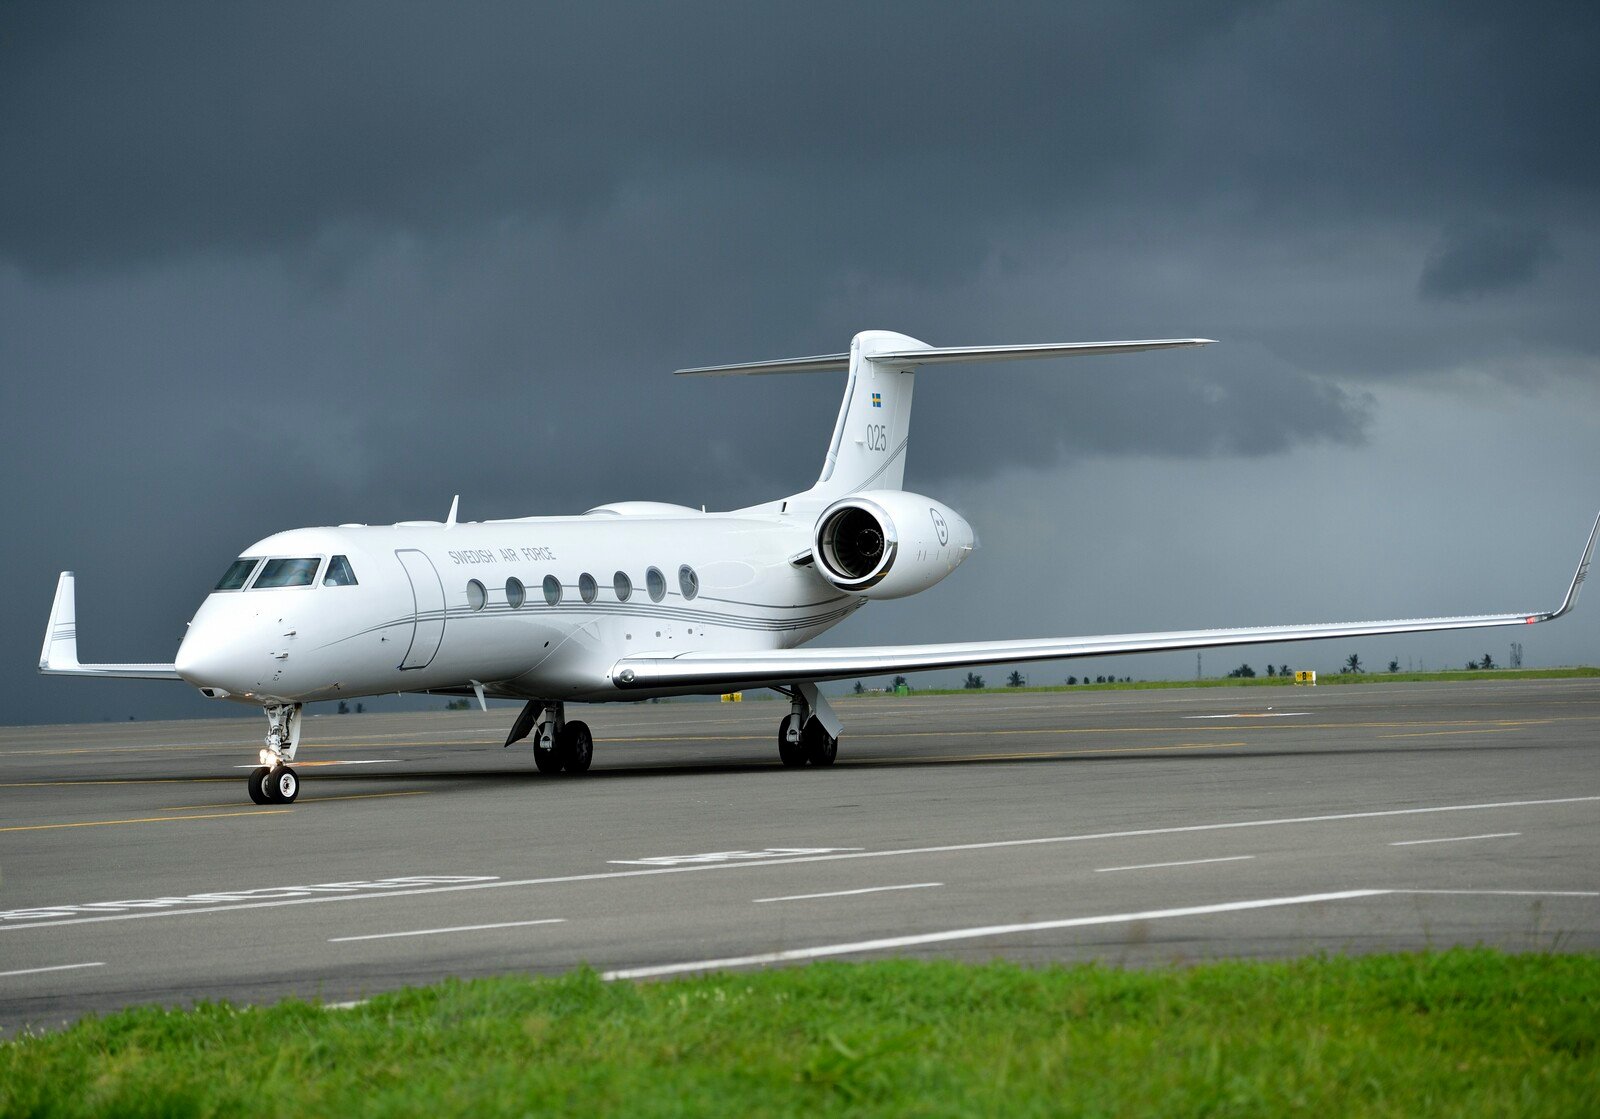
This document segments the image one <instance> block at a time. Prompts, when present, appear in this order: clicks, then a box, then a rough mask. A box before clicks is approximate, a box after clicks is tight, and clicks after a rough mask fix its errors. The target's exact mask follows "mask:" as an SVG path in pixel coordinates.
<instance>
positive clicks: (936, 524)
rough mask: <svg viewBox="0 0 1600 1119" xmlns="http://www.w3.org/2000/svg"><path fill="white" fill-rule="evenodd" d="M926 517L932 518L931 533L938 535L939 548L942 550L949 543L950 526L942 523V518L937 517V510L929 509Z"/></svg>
mask: <svg viewBox="0 0 1600 1119" xmlns="http://www.w3.org/2000/svg"><path fill="white" fill-rule="evenodd" d="M928 515H929V516H930V517H932V518H933V531H935V532H937V533H938V534H939V546H940V547H941V548H942V547H944V546H945V545H946V544H948V543H950V526H949V525H947V524H945V523H944V518H943V517H941V516H940V515H939V510H937V509H929V510H928Z"/></svg>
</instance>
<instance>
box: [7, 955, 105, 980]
mask: <svg viewBox="0 0 1600 1119" xmlns="http://www.w3.org/2000/svg"><path fill="white" fill-rule="evenodd" d="M105 966H106V965H105V961H104V960H101V961H98V962H96V963H92V964H56V965H55V966H54V967H25V968H20V969H18V970H17V971H0V979H4V978H6V977H7V976H11V975H38V974H40V973H41V972H46V971H73V970H75V969H77V968H80V967H105Z"/></svg>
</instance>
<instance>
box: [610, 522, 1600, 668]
mask: <svg viewBox="0 0 1600 1119" xmlns="http://www.w3.org/2000/svg"><path fill="white" fill-rule="evenodd" d="M1597 536H1600V516H1597V517H1596V518H1595V523H1594V527H1593V528H1592V529H1590V531H1589V539H1588V541H1587V543H1586V544H1585V545H1584V549H1583V556H1582V558H1581V559H1580V560H1579V562H1578V569H1577V571H1576V572H1575V573H1574V574H1573V576H1572V583H1571V584H1570V585H1569V586H1568V588H1567V594H1566V597H1565V598H1564V599H1563V600H1562V602H1561V605H1560V606H1558V607H1556V609H1554V610H1549V611H1537V612H1533V613H1524V614H1474V615H1469V616H1464V617H1455V618H1402V619H1395V620H1390V621H1376V622H1335V623H1326V624H1318V625H1294V626H1256V627H1250V628H1244V629H1209V630H1174V631H1171V632H1166V633H1127V634H1106V635H1100V636H1093V637H1062V638H1037V639H1030V640H1022V641H967V642H957V643H950V644H941V645H881V646H866V647H861V648H846V649H803V648H802V649H779V650H772V651H768V652H751V653H711V652H692V653H681V654H679V655H678V656H675V657H662V656H651V655H648V654H645V655H639V656H630V657H623V658H622V659H621V660H619V661H617V663H616V664H615V665H614V666H613V667H612V670H611V678H612V683H613V684H615V685H616V686H617V687H618V688H622V689H624V690H630V691H631V690H637V689H644V688H652V689H659V688H668V689H670V688H695V687H703V688H707V689H712V688H717V689H722V690H732V689H733V688H734V687H735V686H738V687H745V688H757V687H766V686H771V685H775V684H792V683H796V682H800V681H812V682H815V681H821V680H839V679H844V678H846V677H851V676H882V675H885V674H887V673H893V672H920V671H925V670H928V669H937V668H964V667H967V666H969V665H980V664H1019V663H1022V662H1025V661H1044V660H1068V659H1071V658H1073V657H1100V656H1113V655H1116V654H1122V653H1154V652H1168V651H1174V650H1183V649H1210V648H1217V647H1221V646H1228V645H1265V644H1272V643H1278V642H1289V641H1316V640H1319V639H1323V638H1330V637H1374V636H1377V635H1380V634H1389V633H1428V632H1432V631H1437V630H1451V629H1485V628H1489V627H1492V626H1526V625H1536V624H1538V623H1540V622H1549V621H1554V620H1555V619H1556V618H1559V617H1561V616H1562V615H1563V614H1566V613H1567V612H1568V611H1570V610H1571V609H1572V608H1573V606H1574V605H1576V603H1577V601H1578V589H1579V587H1581V586H1582V585H1583V581H1584V578H1585V577H1586V576H1587V575H1588V572H1589V561H1590V559H1591V558H1592V557H1593V555H1594V548H1595V540H1596V537H1597Z"/></svg>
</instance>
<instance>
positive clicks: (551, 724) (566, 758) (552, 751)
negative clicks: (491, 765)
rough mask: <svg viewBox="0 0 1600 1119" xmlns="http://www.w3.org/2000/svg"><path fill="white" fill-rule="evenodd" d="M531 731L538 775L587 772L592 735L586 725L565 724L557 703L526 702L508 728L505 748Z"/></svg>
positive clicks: (581, 723) (580, 722) (562, 712)
mask: <svg viewBox="0 0 1600 1119" xmlns="http://www.w3.org/2000/svg"><path fill="white" fill-rule="evenodd" d="M530 731H531V732H532V736H533V764H534V765H535V766H537V767H538V768H539V772H540V773H561V772H563V771H565V772H567V773H587V772H589V763H590V762H592V761H593V760H594V735H593V734H591V733H590V731H589V724H588V723H585V722H583V721H581V720H579V719H574V720H572V721H571V722H568V721H567V717H566V708H565V707H564V705H563V704H562V703H561V702H560V701H559V700H557V701H555V702H553V703H542V704H541V703H540V701H539V700H536V699H534V700H529V701H528V705H527V706H526V707H524V708H523V709H522V714H521V715H520V716H519V717H518V718H517V722H516V725H515V726H513V727H512V728H511V737H509V738H507V739H506V745H507V746H509V745H511V743H513V742H515V741H516V740H517V739H519V738H521V737H523V735H525V734H528V733H529V732H530ZM519 732H520V733H519Z"/></svg>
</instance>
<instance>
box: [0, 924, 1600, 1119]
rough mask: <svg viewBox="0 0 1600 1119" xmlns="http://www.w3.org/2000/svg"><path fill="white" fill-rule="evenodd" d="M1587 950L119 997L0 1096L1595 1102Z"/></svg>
mask: <svg viewBox="0 0 1600 1119" xmlns="http://www.w3.org/2000/svg"><path fill="white" fill-rule="evenodd" d="M1597 1038H1600V958H1596V957H1593V956H1583V955H1554V954H1551V955H1520V956H1515V955H1506V954H1503V953H1499V952H1495V951H1491V950H1487V949H1454V950H1450V951H1445V952H1437V953H1421V954H1403V955H1387V956H1368V957H1362V958H1346V957H1328V958H1312V959H1302V960H1295V961H1289V962H1268V963H1259V962H1254V963H1253V962H1233V963H1214V964H1206V965H1203V966H1198V967H1193V968H1187V969H1179V968H1171V969H1160V970H1154V971H1120V970H1116V969H1112V968H1105V967H1098V966H1092V965H1088V966H1073V967H1051V968H1045V969H1037V970H1035V969H1027V968H1022V967H1018V966H1014V965H1010V964H1004V963H995V964H988V965H983V966H967V965H962V964H956V963H919V962H913V961H887V962H877V963H871V964H860V965H850V964H831V963H830V964H817V965H812V966H810V967H805V968H796V969H792V970H780V971H770V972H761V973H749V974H743V973H741V974H725V975H715V976H709V977H705V978H696V979H686V980H678V981H673V982H665V983H659V984H642V985H633V984H625V983H619V984H607V983H603V982H601V981H600V979H599V978H598V977H597V976H596V975H595V974H594V973H592V972H588V971H583V972H579V973H576V974H572V975H568V976H566V977H563V978H559V979H531V980H530V979H522V978H505V979H492V980H476V981H472V982H455V981H452V982H446V983H442V984H439V985H437V986H433V987H427V988H421V989H412V990H406V991H401V992H397V993H395V994H391V995H385V996H381V997H378V998H375V999H373V1000H372V1001H371V1002H369V1003H367V1004H365V1005H362V1006H360V1007H357V1008H355V1009H352V1010H325V1009H322V1008H320V1007H318V1006H316V1005H312V1004H307V1003H302V1002H286V1003H282V1004H279V1005H277V1006H274V1007H270V1008H262V1009H238V1008H233V1007H229V1006H227V1005H221V1004H214V1005H205V1006H201V1007H199V1008H197V1009H195V1010H193V1011H188V1012H180V1011H164V1010H158V1009H149V1008H147V1009H138V1010H130V1011H126V1012H123V1013H119V1014H114V1015H111V1016H109V1017H105V1018H99V1019H91V1020H85V1021H82V1022H79V1023H78V1024H76V1025H74V1026H72V1027H71V1028H69V1029H66V1030H63V1031H61V1032H59V1033H55V1034H50V1035H46V1036H41V1037H27V1038H23V1039H20V1040H17V1041H14V1042H11V1043H8V1044H5V1045H3V1046H0V1114H3V1115H6V1116H13V1117H16V1116H35V1115H39V1116H42V1115H119V1116H139V1115H163V1116H165V1115H186V1116H206V1115H236V1114H240V1115H296V1116H301V1115H307V1116H309V1115H344V1114H351V1113H354V1114H363V1115H417V1114H436V1113H441V1112H442V1113H449V1114H467V1115H480V1114H486V1115H502V1114H503V1115H523V1114H558V1115H585V1116H588V1115H626V1116H680V1115H718V1116H720V1115H770V1116H782V1115H794V1116H818V1115H895V1116H902V1115H926V1116H937V1115H993V1116H1027V1115H1069V1116H1070V1115H1082V1116H1112V1115H1159V1116H1256V1115H1263V1116H1264V1115H1284V1114H1289V1113H1296V1114H1302V1115H1318V1116H1321V1115H1341V1116H1344V1115H1383V1116H1418V1115H1427V1116H1456V1115H1462V1116H1465V1115H1552V1116H1555V1115H1563V1116H1570V1115H1593V1114H1595V1109H1596V1104H1597V1102H1600V1052H1597V1045H1596V1042H1597Z"/></svg>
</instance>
